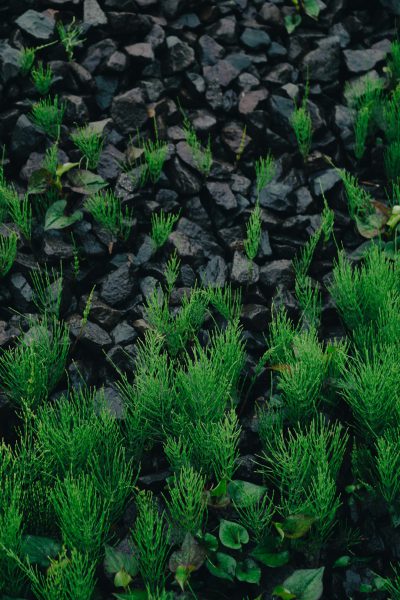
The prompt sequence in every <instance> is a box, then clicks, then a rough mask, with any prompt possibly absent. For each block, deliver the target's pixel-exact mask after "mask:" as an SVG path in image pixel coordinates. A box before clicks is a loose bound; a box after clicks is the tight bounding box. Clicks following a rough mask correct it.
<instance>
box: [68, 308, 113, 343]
mask: <svg viewBox="0 0 400 600" xmlns="http://www.w3.org/2000/svg"><path fill="white" fill-rule="evenodd" d="M67 324H68V326H69V329H70V332H71V334H72V336H73V337H74V338H75V339H76V338H79V342H80V343H82V344H84V345H85V346H87V347H88V348H90V349H91V350H93V351H96V350H97V351H101V350H106V349H107V348H109V347H110V346H111V345H112V339H111V337H110V336H109V335H108V333H107V332H106V331H104V329H102V328H101V327H100V326H99V325H96V323H92V322H91V321H86V323H85V325H84V326H83V325H82V317H81V315H72V316H71V317H69V318H68V319H67Z"/></svg>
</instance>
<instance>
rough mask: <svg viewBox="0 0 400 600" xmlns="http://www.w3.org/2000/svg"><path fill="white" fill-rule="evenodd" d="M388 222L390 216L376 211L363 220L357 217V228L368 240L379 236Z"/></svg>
mask: <svg viewBox="0 0 400 600" xmlns="http://www.w3.org/2000/svg"><path fill="white" fill-rule="evenodd" d="M387 221H388V216H387V215H385V214H384V213H382V212H378V211H376V212H375V213H373V214H371V215H367V216H366V217H364V218H363V219H360V218H358V217H356V226H357V229H358V232H359V234H360V235H362V236H363V237H364V238H367V239H368V240H370V239H372V238H374V237H376V236H377V235H379V234H380V233H381V232H382V231H383V229H384V227H385V224H386V223H387Z"/></svg>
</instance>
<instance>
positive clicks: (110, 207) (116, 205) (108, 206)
mask: <svg viewBox="0 0 400 600" xmlns="http://www.w3.org/2000/svg"><path fill="white" fill-rule="evenodd" d="M84 207H85V209H86V210H87V211H88V212H89V213H90V214H91V215H92V217H93V218H94V219H95V220H96V221H97V222H98V223H99V224H100V225H101V226H102V227H104V229H106V230H107V231H108V232H109V233H110V234H111V235H112V236H113V237H114V238H121V239H122V240H124V241H126V240H127V239H128V237H129V235H130V232H131V228H132V219H133V213H132V210H131V209H129V208H128V207H125V210H123V208H122V206H121V200H120V199H119V198H117V196H116V195H115V194H114V193H113V192H111V191H108V190H107V191H106V192H97V194H93V196H90V197H89V198H87V200H85V203H84Z"/></svg>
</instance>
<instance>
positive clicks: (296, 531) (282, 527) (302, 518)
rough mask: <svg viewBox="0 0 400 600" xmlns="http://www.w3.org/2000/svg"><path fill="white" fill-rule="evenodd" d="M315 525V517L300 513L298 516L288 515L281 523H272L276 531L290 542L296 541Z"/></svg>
mask: <svg viewBox="0 0 400 600" xmlns="http://www.w3.org/2000/svg"><path fill="white" fill-rule="evenodd" d="M313 523H315V517H312V516H311V515H306V514H303V513H300V514H298V515H289V516H288V517H287V518H286V519H285V520H284V522H283V523H274V525H275V528H276V530H277V531H278V533H279V534H280V535H281V537H282V539H283V538H284V537H286V538H289V539H290V540H297V539H299V538H301V537H303V536H304V535H305V534H306V533H307V532H308V531H309V529H310V527H311V525H312V524H313Z"/></svg>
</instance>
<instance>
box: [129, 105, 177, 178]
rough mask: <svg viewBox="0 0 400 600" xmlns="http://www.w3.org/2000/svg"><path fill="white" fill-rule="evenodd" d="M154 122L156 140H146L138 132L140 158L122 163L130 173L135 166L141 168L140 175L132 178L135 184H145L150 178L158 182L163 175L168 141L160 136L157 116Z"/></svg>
mask: <svg viewBox="0 0 400 600" xmlns="http://www.w3.org/2000/svg"><path fill="white" fill-rule="evenodd" d="M153 123H154V133H155V140H154V141H153V140H146V141H144V140H143V139H142V138H141V136H140V134H139V132H138V133H137V137H138V144H139V147H140V148H141V151H142V153H141V155H140V156H139V159H137V160H134V161H132V160H131V159H128V160H127V161H126V162H125V163H123V164H122V168H123V169H124V171H125V172H127V173H128V175H129V174H130V172H131V171H132V170H133V169H134V168H135V167H139V168H140V175H139V177H136V176H132V179H133V182H134V183H135V184H136V183H137V182H138V181H139V184H140V185H141V186H143V185H145V184H146V183H147V181H148V180H150V181H151V182H152V183H153V184H155V183H157V181H158V180H159V179H160V177H161V173H162V170H163V167H164V163H165V161H166V159H167V156H168V144H167V143H166V142H162V141H161V140H160V139H159V137H158V127H157V121H156V119H155V117H154V119H153Z"/></svg>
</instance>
